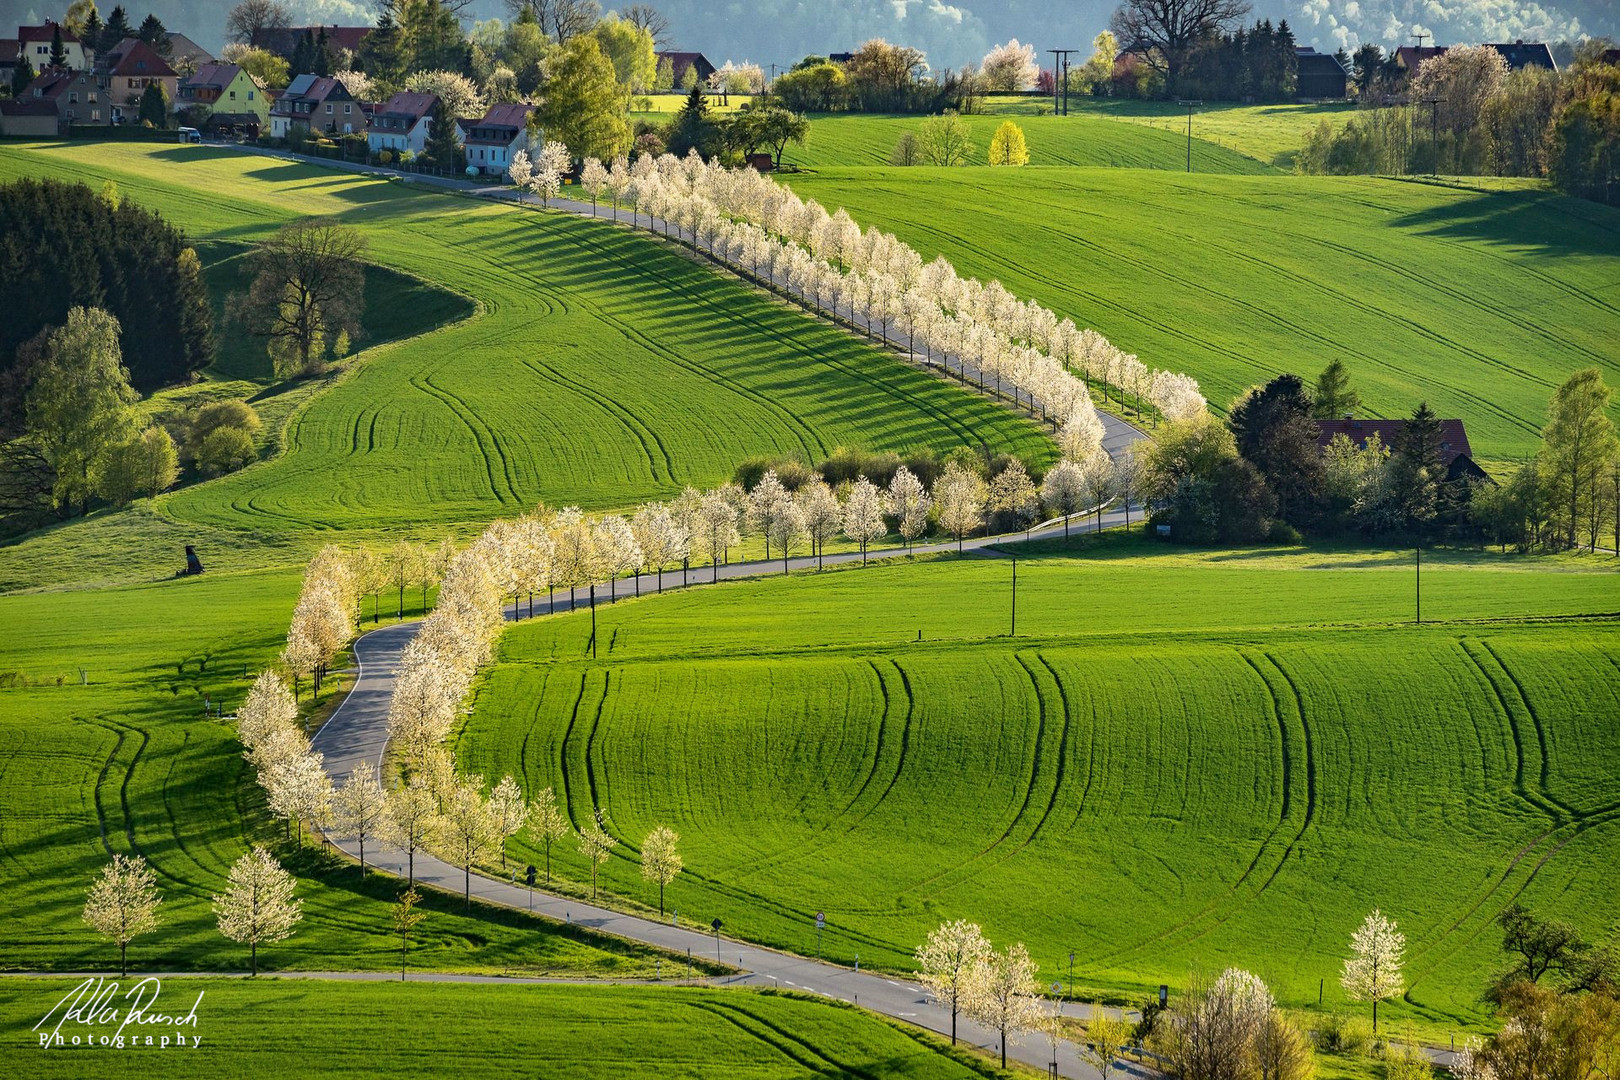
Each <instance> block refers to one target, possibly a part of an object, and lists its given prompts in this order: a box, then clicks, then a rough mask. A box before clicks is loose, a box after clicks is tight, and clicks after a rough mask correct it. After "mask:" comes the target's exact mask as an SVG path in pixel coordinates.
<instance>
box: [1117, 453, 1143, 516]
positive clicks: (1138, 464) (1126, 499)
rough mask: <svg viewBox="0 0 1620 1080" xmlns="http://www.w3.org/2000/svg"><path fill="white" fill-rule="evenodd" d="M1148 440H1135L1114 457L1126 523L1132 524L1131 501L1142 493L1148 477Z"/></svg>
mask: <svg viewBox="0 0 1620 1080" xmlns="http://www.w3.org/2000/svg"><path fill="white" fill-rule="evenodd" d="M1146 454H1147V450H1146V441H1145V440H1143V441H1140V442H1133V443H1131V444H1130V445H1129V446H1127V447H1125V449H1124V450H1123V451H1122V452H1121V453H1120V455H1119V457H1117V458H1115V459H1114V491H1115V492H1116V493H1117V494H1118V495H1119V502H1120V505H1121V506H1123V507H1124V508H1125V525H1126V527H1127V528H1128V527H1129V526H1130V524H1131V502H1132V501H1133V500H1135V499H1138V498H1140V497H1141V495H1142V487H1143V484H1144V482H1145V480H1146V477H1147V456H1146Z"/></svg>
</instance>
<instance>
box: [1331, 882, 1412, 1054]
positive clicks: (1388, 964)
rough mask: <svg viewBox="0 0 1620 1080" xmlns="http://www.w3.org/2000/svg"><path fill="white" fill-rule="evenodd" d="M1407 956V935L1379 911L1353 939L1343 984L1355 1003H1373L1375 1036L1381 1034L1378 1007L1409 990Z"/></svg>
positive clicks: (1362, 926)
mask: <svg viewBox="0 0 1620 1080" xmlns="http://www.w3.org/2000/svg"><path fill="white" fill-rule="evenodd" d="M1405 953H1406V935H1404V934H1402V933H1401V932H1400V930H1399V929H1398V928H1397V927H1396V925H1395V921H1394V920H1393V919H1390V918H1388V917H1387V916H1385V915H1384V913H1383V912H1381V911H1379V910H1378V909H1377V908H1373V910H1372V912H1371V913H1370V914H1369V915H1368V916H1367V918H1366V919H1365V920H1364V921H1363V922H1362V924H1361V926H1360V927H1359V928H1358V929H1357V930H1356V932H1355V933H1354V934H1352V935H1350V955H1349V956H1347V957H1346V958H1345V961H1344V973H1343V975H1341V976H1340V977H1339V982H1340V984H1341V985H1343V987H1344V991H1345V993H1346V994H1348V995H1349V997H1350V1000H1351V1001H1370V1002H1372V1015H1373V1033H1374V1034H1377V1032H1378V1003H1379V1002H1380V1001H1388V1000H1389V999H1390V998H1392V997H1397V996H1399V995H1400V994H1401V992H1402V991H1404V990H1405V989H1406V980H1405V978H1404V977H1403V976H1402V975H1401V967H1402V965H1403V964H1404V962H1405Z"/></svg>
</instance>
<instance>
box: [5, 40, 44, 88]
mask: <svg viewBox="0 0 1620 1080" xmlns="http://www.w3.org/2000/svg"><path fill="white" fill-rule="evenodd" d="M21 66H22V42H20V41H18V40H17V39H16V38H0V79H3V80H4V81H5V82H6V84H7V85H10V83H11V77H12V75H14V74H16V72H17V69H18V68H19V67H21ZM35 74H36V75H37V74H39V73H38V72H37V71H36V72H35Z"/></svg>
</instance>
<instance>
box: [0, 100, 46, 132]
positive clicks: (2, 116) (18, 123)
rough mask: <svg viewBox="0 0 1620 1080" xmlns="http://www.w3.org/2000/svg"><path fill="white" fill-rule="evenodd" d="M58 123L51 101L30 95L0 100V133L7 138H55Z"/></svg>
mask: <svg viewBox="0 0 1620 1080" xmlns="http://www.w3.org/2000/svg"><path fill="white" fill-rule="evenodd" d="M60 124H61V121H60V119H59V118H58V116H57V112H56V103H55V102H53V101H46V100H44V99H41V98H31V97H21V98H17V99H16V100H7V101H0V135H4V136H6V137H7V138H12V139H50V138H55V137H56V135H58V134H59V133H60V130H61V128H60Z"/></svg>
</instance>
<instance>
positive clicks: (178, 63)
mask: <svg viewBox="0 0 1620 1080" xmlns="http://www.w3.org/2000/svg"><path fill="white" fill-rule="evenodd" d="M168 35H169V66H170V67H172V68H174V70H176V71H178V72H180V73H181V74H186V73H189V72H195V71H196V70H197V69H198V68H200V67H202V66H203V65H204V64H212V63H213V62H214V60H215V57H214V54H213V53H211V52H209V51H208V50H207V49H205V48H203V47H202V46H201V45H199V44H197V43H196V42H195V41H192V40H191V39H190V38H188V37H186V35H184V34H182V33H180V32H179V31H176V30H170V31H168Z"/></svg>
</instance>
